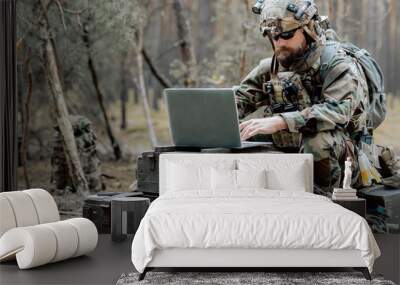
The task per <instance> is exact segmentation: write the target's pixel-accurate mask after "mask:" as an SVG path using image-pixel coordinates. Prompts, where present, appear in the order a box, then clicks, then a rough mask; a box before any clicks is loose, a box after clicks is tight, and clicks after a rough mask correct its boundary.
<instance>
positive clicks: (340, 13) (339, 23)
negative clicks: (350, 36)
mask: <svg viewBox="0 0 400 285" xmlns="http://www.w3.org/2000/svg"><path fill="white" fill-rule="evenodd" d="M346 3H347V2H346V1H344V0H337V10H336V13H337V16H336V27H337V34H338V36H339V38H341V39H344V38H345V30H344V27H345V24H344V21H345V12H346V9H345V6H346Z"/></svg>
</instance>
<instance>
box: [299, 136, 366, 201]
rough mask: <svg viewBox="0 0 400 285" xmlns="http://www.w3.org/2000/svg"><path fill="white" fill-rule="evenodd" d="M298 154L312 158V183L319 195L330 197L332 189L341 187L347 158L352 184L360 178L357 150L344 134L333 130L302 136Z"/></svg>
mask: <svg viewBox="0 0 400 285" xmlns="http://www.w3.org/2000/svg"><path fill="white" fill-rule="evenodd" d="M300 152H301V153H310V154H312V155H313V156H314V183H315V184H316V186H318V188H320V189H321V190H322V191H323V193H319V194H325V195H327V196H330V193H332V191H333V188H336V187H340V186H341V183H342V180H343V177H342V176H343V173H344V162H345V160H346V158H347V157H351V158H352V161H353V166H352V167H353V177H352V184H353V185H354V184H357V182H358V179H359V176H360V169H359V167H358V160H357V148H356V146H355V145H354V143H353V142H352V140H351V139H350V138H349V137H348V136H347V135H346V134H345V133H344V132H342V131H338V130H335V131H326V132H319V133H317V134H315V135H311V136H303V140H302V145H301V148H300Z"/></svg>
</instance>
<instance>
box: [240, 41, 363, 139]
mask: <svg viewBox="0 0 400 285" xmlns="http://www.w3.org/2000/svg"><path fill="white" fill-rule="evenodd" d="M323 48H324V47H323V46H322V47H320V49H319V50H317V51H315V52H314V54H313V55H312V56H310V57H309V62H306V63H305V64H303V65H302V66H298V67H292V68H291V70H289V71H293V72H295V73H298V74H299V75H300V77H301V78H302V82H303V85H304V86H306V85H307V86H310V85H311V90H310V88H305V89H307V91H308V92H309V96H310V97H311V99H312V100H311V101H312V104H311V105H310V106H309V107H307V108H304V109H303V110H301V111H295V112H287V113H281V114H279V115H280V116H282V117H283V118H284V120H285V121H286V123H287V125H288V127H289V132H292V133H316V132H323V131H329V130H334V129H337V128H340V129H343V130H347V131H348V132H349V133H350V134H355V133H358V132H360V131H361V130H363V128H364V127H365V126H366V110H368V104H369V100H368V85H367V82H366V79H365V76H364V73H363V72H362V67H361V66H360V65H359V64H358V63H357V62H356V61H355V59H353V58H351V57H350V56H348V55H346V53H345V52H344V51H343V50H338V51H337V54H336V56H334V58H333V59H332V61H331V62H330V64H329V65H330V66H331V69H330V71H329V73H328V75H327V77H326V80H325V82H321V79H320V78H321V77H320V68H321V65H320V62H321V53H322V51H323ZM271 62H272V59H271V58H267V59H264V60H262V61H261V62H260V64H259V65H258V66H257V67H256V68H255V69H254V70H253V71H251V72H250V74H249V75H247V76H246V77H245V79H244V80H243V81H242V82H241V84H240V86H236V87H234V89H235V91H236V102H237V106H238V112H239V119H243V118H245V117H246V116H248V115H249V114H251V113H253V112H254V111H256V110H257V109H258V108H260V107H263V106H260V102H265V100H266V98H265V97H266V94H265V93H264V91H263V84H264V83H266V82H268V81H270V80H271V76H270V67H271ZM281 71H282V72H283V71H288V70H284V69H283V68H282V67H280V69H279V72H281ZM305 81H308V84H306V82H305ZM310 83H311V84H310ZM261 105H262V104H261ZM265 110H266V111H265V113H264V116H265V117H267V116H272V115H274V114H271V113H270V112H268V108H266V109H265ZM275 115H276V114H275Z"/></svg>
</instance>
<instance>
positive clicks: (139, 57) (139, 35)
mask: <svg viewBox="0 0 400 285" xmlns="http://www.w3.org/2000/svg"><path fill="white" fill-rule="evenodd" d="M135 37H136V46H135V53H136V54H135V55H136V64H137V66H136V68H137V70H136V74H137V77H138V79H137V81H138V83H139V86H138V87H139V92H140V96H141V97H142V100H143V108H144V113H145V116H146V121H147V128H148V130H149V137H150V143H151V145H152V146H153V147H155V146H156V145H157V137H156V132H155V130H154V125H153V120H152V118H151V111H150V106H149V101H148V96H147V91H146V83H145V80H144V71H143V54H142V51H143V40H144V39H143V28H138V30H137V31H136V33H135Z"/></svg>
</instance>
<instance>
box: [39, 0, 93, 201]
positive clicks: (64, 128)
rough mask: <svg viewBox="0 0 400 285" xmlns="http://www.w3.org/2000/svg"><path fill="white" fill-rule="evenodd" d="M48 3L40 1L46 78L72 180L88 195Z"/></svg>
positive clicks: (78, 191) (81, 191)
mask: <svg viewBox="0 0 400 285" xmlns="http://www.w3.org/2000/svg"><path fill="white" fill-rule="evenodd" d="M47 3H48V1H45V0H40V5H41V10H42V18H41V35H42V37H43V46H42V50H43V56H44V59H45V65H46V77H47V81H48V84H49V88H50V93H51V95H52V98H53V103H54V113H55V114H56V119H57V125H58V127H59V128H60V132H61V134H62V137H63V142H64V148H65V154H66V157H67V162H68V169H69V171H70V175H71V179H72V183H73V186H74V188H75V189H76V191H77V193H78V194H80V195H86V194H87V193H88V192H89V187H88V184H87V181H86V178H85V175H84V173H83V170H82V166H81V162H80V160H79V155H78V150H77V146H76V143H75V137H74V131H73V129H72V125H71V122H70V121H69V118H68V109H67V106H66V104H65V101H64V93H63V90H62V86H61V81H60V78H59V75H58V74H59V70H58V66H57V62H56V57H55V52H54V46H53V44H52V42H51V38H52V37H51V35H50V26H49V21H48V17H47Z"/></svg>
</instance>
